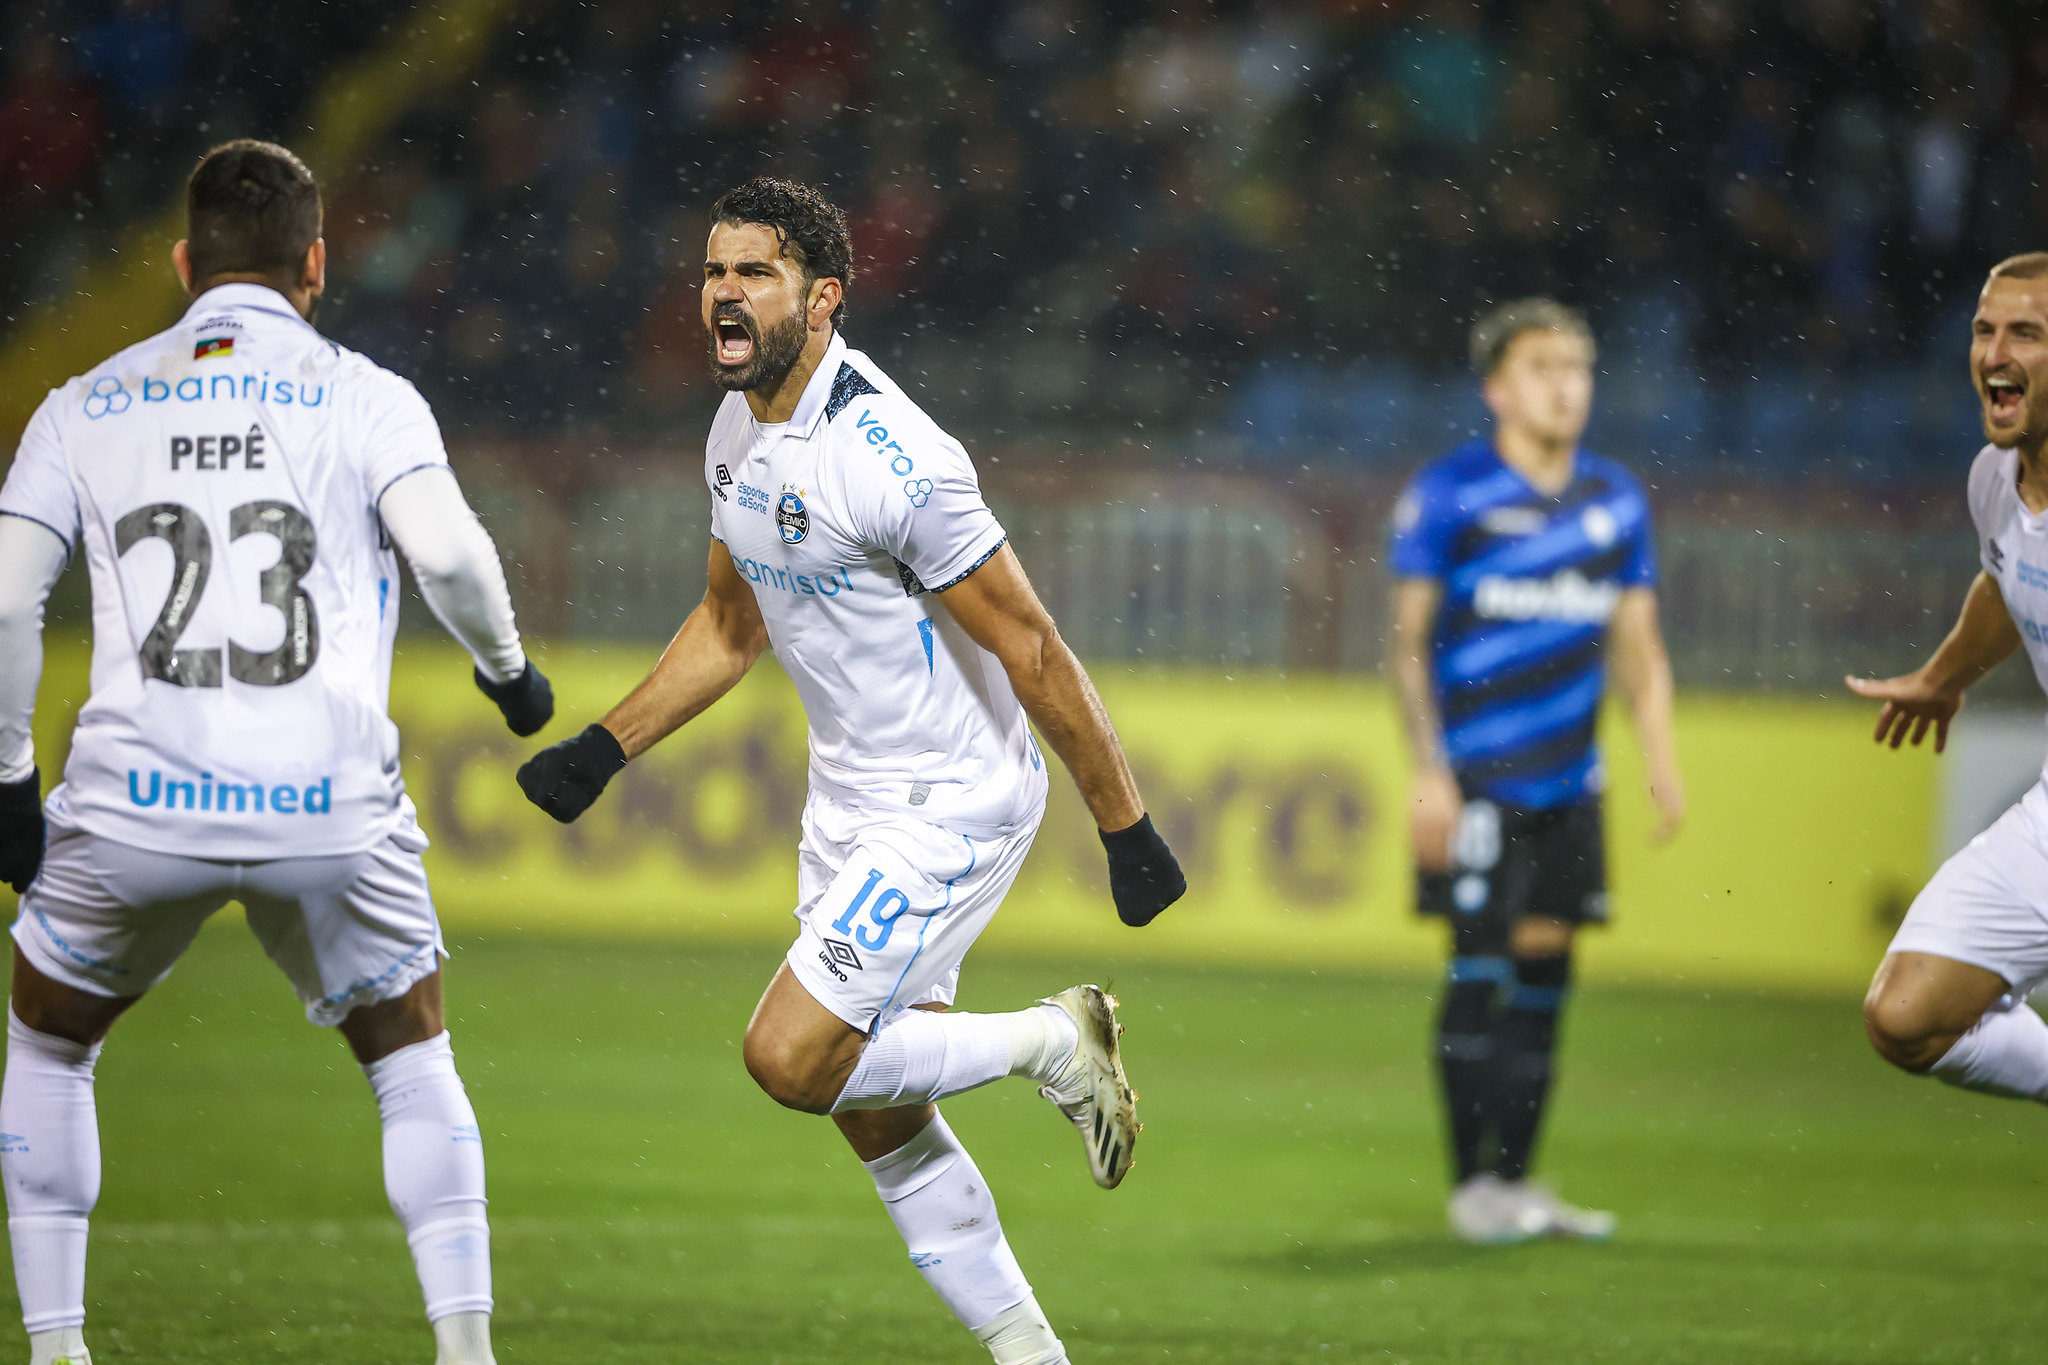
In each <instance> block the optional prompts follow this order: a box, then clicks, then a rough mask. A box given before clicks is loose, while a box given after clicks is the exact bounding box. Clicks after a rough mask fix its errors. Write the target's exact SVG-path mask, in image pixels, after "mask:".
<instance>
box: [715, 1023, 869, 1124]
mask: <svg viewBox="0 0 2048 1365" xmlns="http://www.w3.org/2000/svg"><path fill="white" fill-rule="evenodd" d="M740 1055H741V1058H742V1060H744V1061H745V1062H746V1066H747V1074H748V1075H749V1076H752V1077H753V1078H754V1084H756V1085H758V1086H760V1087H761V1090H762V1093H764V1094H765V1095H767V1096H768V1098H769V1099H771V1100H774V1101H775V1102H776V1103H777V1104H779V1105H781V1106H783V1107H784V1108H785V1109H795V1110H797V1111H798V1112H800V1113H805V1114H829V1113H831V1112H832V1102H833V1101H834V1100H836V1099H838V1098H839V1090H840V1087H841V1085H843V1084H844V1082H845V1077H844V1076H834V1075H831V1074H829V1073H827V1072H825V1071H823V1070H822V1069H821V1068H820V1067H819V1066H818V1065H817V1063H816V1060H815V1059H814V1058H812V1057H810V1056H807V1055H806V1054H805V1053H804V1052H803V1051H802V1050H801V1049H799V1048H798V1047H796V1046H794V1045H793V1044H792V1043H791V1042H790V1040H788V1039H786V1038H782V1037H778V1036H776V1035H774V1034H771V1033H770V1032H768V1031H767V1030H765V1029H758V1028H750V1029H748V1030H747V1037H746V1041H745V1042H744V1043H743V1044H742V1045H741V1048H740Z"/></svg>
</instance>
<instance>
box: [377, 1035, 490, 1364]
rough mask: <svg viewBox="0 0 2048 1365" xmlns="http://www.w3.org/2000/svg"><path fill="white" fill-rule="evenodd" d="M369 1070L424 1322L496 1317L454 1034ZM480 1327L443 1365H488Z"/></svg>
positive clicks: (446, 1348) (388, 1184)
mask: <svg viewBox="0 0 2048 1365" xmlns="http://www.w3.org/2000/svg"><path fill="white" fill-rule="evenodd" d="M363 1074H364V1075H366V1076H368V1077H369V1078H370V1089H371V1090H372V1091H374V1092H375V1093H376V1096H377V1112H378V1113H379V1114H380V1115H382V1117H383V1119H384V1192H385V1193H386V1194H387V1195H388V1196H390V1199H391V1211H392V1212H393V1213H395V1214H397V1215H398V1222H399V1225H400V1226H401V1227H403V1228H404V1229H405V1240H406V1244H407V1245H408V1246H410V1247H411V1248H412V1259H413V1265H414V1267H415V1268H416V1269H417V1270H418V1271H419V1277H420V1292H421V1293H422V1294H423V1295H424V1296H425V1298H426V1304H427V1320H428V1321H430V1322H433V1323H436V1324H438V1323H439V1322H440V1321H441V1320H442V1319H443V1318H447V1317H451V1316H453V1315H457V1314H465V1315H467V1314H474V1315H476V1316H477V1317H485V1315H487V1314H489V1313H490V1311H491V1228H490V1223H489V1222H488V1221H487V1220H486V1219H485V1217H484V1207H485V1204H486V1202H487V1201H486V1200H485V1198H484V1146H483V1135H482V1134H481V1133H480V1132H479V1131H478V1129H477V1123H476V1111H475V1110H473V1109H471V1108H470V1106H469V1096H468V1095H467V1094H466V1093H464V1091H463V1089H462V1077H460V1076H459V1075H457V1074H456V1072H455V1050H454V1048H453V1047H451V1046H450V1045H449V1041H448V1035H447V1034H446V1033H442V1034H440V1035H439V1036H437V1037H434V1038H429V1039H427V1040H426V1041H425V1042H423V1043H414V1044H413V1045H412V1046H410V1047H402V1048H400V1049H399V1050H398V1051H396V1052H394V1053H392V1054H390V1055H389V1056H387V1057H381V1058H379V1059H378V1060H376V1061H374V1062H371V1063H370V1064H369V1065H368V1066H366V1067H364V1068H363ZM475 1328H476V1324H470V1325H469V1326H468V1327H467V1328H466V1329H461V1330H454V1329H451V1332H450V1333H449V1334H448V1335H449V1336H452V1337H455V1338H457V1340H456V1341H455V1342H454V1343H453V1348H454V1349H451V1342H450V1341H449V1340H448V1339H447V1338H446V1337H443V1338H442V1339H441V1360H442V1362H443V1365H488V1362H489V1361H490V1359H491V1354H490V1333H489V1330H488V1326H487V1325H486V1326H485V1327H484V1328H483V1330H482V1331H481V1333H479V1332H477V1331H476V1330H475ZM437 1336H440V1334H439V1333H437ZM479 1348H480V1349H479ZM456 1350H460V1351H461V1352H462V1353H461V1354H457V1353H455V1352H456Z"/></svg>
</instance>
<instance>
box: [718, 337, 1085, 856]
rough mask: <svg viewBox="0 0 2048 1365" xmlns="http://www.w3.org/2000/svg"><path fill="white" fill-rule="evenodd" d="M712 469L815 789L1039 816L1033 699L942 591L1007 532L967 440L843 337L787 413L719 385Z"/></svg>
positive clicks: (974, 828)
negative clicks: (765, 412)
mask: <svg viewBox="0 0 2048 1365" xmlns="http://www.w3.org/2000/svg"><path fill="white" fill-rule="evenodd" d="M704 478H705V482H706V484H707V485H708V486H709V488H710V490H711V495H712V498H711V532H712V534H713V535H714V536H716V537H717V538H718V539H719V541H721V542H722V543H723V545H724V547H725V549H726V551H727V552H729V553H730V554H731V555H732V562H733V565H734V567H735V568H736V569H738V571H739V573H740V575H741V576H742V577H744V578H745V579H746V580H747V582H748V583H749V584H750V585H752V587H753V591H754V597H755V600H756V601H758V602H759V603H760V604H761V615H762V617H763V619H764V620H765V621H766V622H767V626H768V638H769V641H770V643H771V644H772V645H773V646H774V649H775V654H776V657H777V658H778V659H779V660H780V661H781V663H782V667H783V669H784V671H786V672H787V673H788V674H789V677H790V680H791V681H792V682H794V683H795V684H796V689H797V693H798V695H799V696H801V697H802V699H803V703H804V711H805V714H806V715H807V716H808V718H809V721H810V747H811V786H812V788H813V789H814V790H816V791H820V792H824V793H827V794H829V795H831V796H832V797H833V798H834V799H836V800H838V801H840V802H843V803H846V804H848V805H851V806H854V807H856V808H859V807H868V808H874V809H880V810H886V811H899V812H903V813H906V814H911V815H915V816H917V817H919V818H921V819H924V820H928V821H931V822H933V823H935V824H939V825H943V826H945V827H947V828H949V829H954V830H957V831H959V832H960V833H963V834H970V835H977V836H982V837H993V836H996V835H1000V834H1006V833H1009V832H1011V831H1013V830H1015V829H1018V828H1021V827H1023V826H1024V825H1026V824H1028V823H1032V822H1035V821H1036V820H1037V819H1038V816H1039V814H1040V812H1041V811H1042V810H1043V809H1044V805H1045V792H1046V775H1045V760H1044V759H1043V757H1042V756H1041V755H1040V754H1039V752H1038V747H1037V745H1036V744H1035V743H1034V742H1033V741H1032V738H1031V731H1030V727H1029V725H1028V724H1027V723H1026V721H1025V718H1024V708H1023V706H1022V705H1021V704H1020V703H1019V702H1018V701H1017V696H1016V693H1014V692H1013V691H1012V690H1011V688H1010V680H1009V677H1008V675H1007V674H1005V673H1004V672H1003V667H1002V664H1001V663H999V662H998V661H997V659H996V657H995V656H994V655H992V654H990V653H988V652H987V651H986V650H984V649H982V648H981V647H980V646H979V645H977V644H975V643H974V641H973V640H971V639H969V638H968V636H967V633H966V632H965V631H964V630H962V629H961V628H960V627H959V625H958V624H956V623H955V622H954V620H953V618H952V615H951V613H949V612H947V611H946V610H945V609H944V608H943V607H941V606H940V605H939V604H937V603H936V602H934V601H933V600H932V597H931V593H932V592H935V591H940V590H943V589H945V588H948V587H951V586H953V585H954V584H956V583H958V582H959V581H960V580H961V579H963V578H965V577H967V575H968V574H970V573H973V572H974V570H975V569H977V568H979V567H980V566H981V565H982V564H984V563H986V562H987V561H988V559H989V558H990V556H992V555H994V554H995V553H996V551H997V550H999V549H1001V548H1002V546H1003V542H1004V540H1005V538H1006V537H1005V535H1004V532H1003V528H1002V526H1001V524H1000V523H998V522H997V521H996V518H995V514H994V513H993V512H991V511H990V510H989V508H988V504H987V503H985V502H984V501H982V496H981V486H980V484H979V482H978V481H977V480H976V478H975V474H974V465H973V464H972V463H971V462H970V461H969V460H968V458H967V452H966V451H965V450H964V449H962V448H961V446H960V443H959V442H958V441H955V440H954V439H953V438H952V437H950V436H948V435H947V434H946V433H945V432H943V431H941V430H940V429H939V428H938V426H937V425H936V424H935V423H934V422H933V421H932V420H931V419H930V418H929V417H927V416H925V415H924V413H923V412H922V411H921V410H920V409H919V408H918V406H917V405H916V404H915V403H912V402H911V401H910V400H909V399H908V398H906V397H904V395H903V391H902V390H901V389H899V388H897V387H896V385H895V384H894V383H892V382H891V381H890V380H889V378H888V377H887V376H886V375H884V374H883V373H882V371H881V370H880V368H879V367H877V366H876V365H875V363H874V362H873V361H872V360H869V359H868V358H867V357H866V356H865V355H863V354H861V353H860V352H859V351H855V350H851V349H849V348H848V347H847V345H846V343H845V342H844V341H843V340H841V339H840V338H839V337H837V336H835V337H834V338H833V339H832V344H831V347H830V348H829V349H828V350H827V351H826V353H825V358H824V360H823V361H822V362H821V363H820V364H819V366H818V371H817V373H816V374H815V375H813V376H812V377H811V382H810V384H809V386H808V387H806V388H805V390H804V394H803V399H802V401H800V402H799V403H798V404H797V409H796V413H795V415H794V416H793V417H792V418H791V419H790V420H789V421H788V422H783V423H777V424H772V425H763V424H762V423H759V422H756V421H755V420H754V417H753V413H752V411H751V410H750V409H749V408H748V407H747V402H746V398H745V396H744V395H743V394H738V393H734V394H728V395H727V396H726V399H725V402H724V404H723V405H722V406H721V407H720V408H719V410H718V416H717V418H716V420H714V421H713V422H712V425H711V438H710V440H709V441H708V442H707V443H706V445H705V456H704Z"/></svg>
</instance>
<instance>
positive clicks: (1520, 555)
mask: <svg viewBox="0 0 2048 1365" xmlns="http://www.w3.org/2000/svg"><path fill="white" fill-rule="evenodd" d="M1585 506H1586V507H1588V508H1591V507H1604V508H1606V509H1607V510H1608V511H1609V512H1610V513H1613V514H1614V520H1615V526H1616V534H1615V536H1614V537H1613V538H1612V539H1611V540H1608V541H1606V542H1605V543H1604V544H1596V543H1595V542H1594V540H1593V538H1592V537H1591V536H1589V535H1587V534H1586V527H1585V518H1584V516H1583V514H1582V515H1580V516H1577V517H1574V518H1572V519H1571V520H1570V521H1567V522H1562V523H1560V524H1558V525H1555V526H1552V527H1550V528H1549V529H1548V530H1546V531H1544V532H1542V533H1541V534H1540V535H1533V536H1529V537H1527V538H1525V539H1521V540H1512V541H1509V542H1507V543H1506V544H1504V545H1502V546H1500V547H1499V548H1498V549H1496V550H1494V551H1493V552H1491V553H1490V554H1486V555H1482V556H1480V557H1479V558H1477V559H1470V560H1467V561H1466V562H1465V563H1463V564H1461V565H1459V566H1458V567H1457V568H1456V569H1454V570H1453V571H1452V572H1451V573H1450V574H1449V575H1448V576H1447V577H1446V578H1445V580H1444V586H1445V588H1446V589H1447V590H1448V591H1450V592H1452V593H1455V594H1457V595H1458V596H1461V597H1462V596H1470V595H1471V593H1472V592H1473V590H1474V589H1476V588H1477V587H1478V586H1479V580H1480V579H1482V578H1485V577H1488V576H1490V575H1495V574H1498V575H1500V576H1502V577H1511V576H1526V575H1535V574H1552V573H1557V572H1560V571H1562V570H1564V569H1569V568H1572V567H1574V566H1576V565H1578V564H1580V563H1583V562H1584V561H1585V560H1587V559H1591V558H1593V557H1594V556H1596V555H1603V554H1606V553H1607V552H1608V551H1610V550H1612V549H1613V548H1614V547H1615V546H1616V545H1619V544H1621V543H1622V542H1623V541H1625V540H1627V539H1628V537H1629V536H1631V535H1632V534H1635V533H1636V532H1637V531H1638V529H1639V528H1640V527H1641V526H1642V524H1643V522H1644V521H1645V520H1646V519H1647V518H1648V516H1649V510H1650V508H1649V504H1648V503H1647V502H1646V501H1644V499H1643V498H1642V496H1641V495H1640V494H1636V495H1632V496H1629V497H1627V498H1624V499H1622V500H1621V504H1620V506H1619V507H1617V506H1616V505H1615V503H1614V501H1613V500H1611V499H1607V498H1602V499H1597V500H1595V501H1593V502H1589V503H1586V504H1585ZM1617 577H1618V578H1621V579H1623V580H1624V584H1625V586H1629V587H1634V586H1636V585H1635V584H1634V583H1632V582H1627V581H1626V579H1627V576H1626V575H1625V574H1624V575H1617Z"/></svg>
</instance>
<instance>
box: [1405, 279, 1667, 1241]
mask: <svg viewBox="0 0 2048 1365" xmlns="http://www.w3.org/2000/svg"><path fill="white" fill-rule="evenodd" d="M1471 349H1472V363H1473V366H1474V368H1476V369H1477V370H1478V371H1479V373H1480V374H1481V375H1482V376H1483V377H1484V382H1485V388H1484V393H1485V398H1486V403H1487V406H1488V407H1489V408H1491V409H1492V410H1493V415H1494V418H1495V421H1496V427H1495V430H1494V432H1493V434H1492V435H1491V436H1481V437H1476V438H1474V439H1473V440H1471V441H1468V442H1466V443H1465V444H1464V445H1462V446H1460V447H1458V448H1457V449H1456V450H1454V451H1452V452H1451V453H1450V454H1448V455H1445V456H1444V457H1442V458H1441V459H1439V460H1437V461H1436V462H1434V463H1433V464H1430V465H1428V466H1426V467H1425V468H1424V469H1423V470H1422V471H1421V472H1420V473H1419V474H1417V475H1416V477H1415V480H1414V482H1413V483H1412V484H1411V485H1410V486H1409V487H1408V489H1407V491H1406V492H1405V493H1404V494H1403V495H1402V498H1401V500H1400V502H1399V504H1398V505H1397V506H1396V508H1395V512H1394V531H1393V549H1392V556H1391V560H1392V565H1393V571H1394V574H1395V576H1396V579H1397V582H1396V584H1395V588H1394V600H1393V615H1394V637H1395V648H1394V660H1393V672H1394V680H1395V684H1396V686H1397V688H1398V690H1399V692H1400V695H1401V704H1402V708H1403V711H1404V714H1405V718H1406V722H1407V733H1408V743H1409V752H1410V757H1411V759H1412V760H1413V764H1414V775H1413V779H1412V788H1411V792H1410V823H1411V833H1412V834H1413V836H1414V844H1415V858H1416V863H1417V866H1418V869H1419V878H1418V881H1419V889H1418V902H1419V904H1420V907H1421V909H1422V910H1423V911H1424V912H1425V913H1427V914H1437V915H1444V916H1446V917H1448V919H1449V920H1450V923H1451V938H1452V957H1451V963H1450V973H1449V980H1448V982H1447V983H1446V985H1445V987H1444V997H1443V1012H1442V1015H1441V1018H1440V1020H1439V1023H1438V1027H1437V1040H1436V1046H1437V1064H1438V1068H1439V1075H1440V1078H1441V1080H1442V1084H1443V1093H1444V1105H1445V1108H1446V1110H1447V1111H1448V1115H1449V1121H1450V1138H1451V1157H1452V1162H1453V1165H1454V1167H1455V1170H1456V1174H1457V1187H1456V1189H1455V1191H1454V1192H1453V1194H1452V1195H1451V1199H1450V1208H1449V1212H1450V1221H1451V1227H1452V1230H1453V1231H1454V1232H1456V1233H1457V1235H1459V1236H1460V1237H1463V1238H1466V1239H1467V1240H1470V1241H1475V1242H1510V1241H1521V1240H1524V1239H1527V1238H1531V1237H1539V1236H1544V1235H1562V1236H1578V1237H1604V1236H1607V1235H1609V1234H1610V1233H1611V1232H1612V1231H1613V1228H1614V1217H1613V1215H1612V1214H1608V1213H1601V1212H1596V1211H1593V1210H1588V1209H1577V1208H1573V1207H1571V1206H1570V1205H1567V1204H1565V1203H1563V1202H1562V1201H1560V1200H1559V1199H1558V1198H1557V1197H1556V1196H1555V1195H1553V1194H1552V1193H1551V1192H1550V1191H1548V1190H1547V1189H1545V1188H1543V1187H1542V1186H1540V1185H1537V1184H1535V1183H1533V1182H1531V1181H1529V1180H1528V1179H1526V1172H1527V1170H1528V1167H1529V1160H1530V1154H1531V1152H1532V1151H1533V1150H1534V1148H1535V1145H1536V1134H1537V1128H1538V1125H1539V1123H1540V1121H1541V1119H1542V1117H1543V1106H1544V1101H1545V1098H1546V1097H1547V1095H1548V1093H1549V1089H1550V1077H1551V1065H1552V1063H1551V1058H1552V1054H1553V1053H1554V1051H1555V1050H1556V1047H1557V1022H1558V1015H1559V1013H1560V1011H1561V1010H1562V1008H1563V1005H1564V999H1565V989H1566V987H1567V985H1568V984H1569V982H1570V980H1571V951H1572V936H1573V932H1574V930H1575V929H1576V927H1577V926H1578V925H1580V924H1587V923H1602V922H1604V921H1605V920H1606V917H1607V891H1606V888H1607V881H1606V878H1607V873H1606V855H1605V850H1604V845H1603V842H1602V835H1601V814H1600V790H1601V786H1602V780H1601V766H1600V757H1599V754H1598V752H1597V750H1596V749H1595V747H1594V742H1593V736H1594V724H1595V721H1596V719H1597V717H1598V713H1599V709H1600V698H1601V694H1602V691H1603V683H1604V679H1605V675H1606V673H1607V672H1608V671H1611V672H1612V673H1613V675H1614V678H1615V680H1616V681H1617V682H1618V683H1619V684H1620V685H1621V689H1622V691H1623V693H1624V694H1625V695H1626V697H1627V699H1628V702H1629V704H1630V708H1631V710H1632V712H1633V714H1634V717H1635V721H1636V726H1637V729H1638V731H1639V732H1640V736H1641V740H1642V746H1643V752H1644V755H1645V757H1646V758H1647V759H1648V762H1649V780H1650V795H1651V798H1652V800H1653V801H1654V802H1655V803H1656V806H1657V810H1658V813H1659V823H1658V826H1657V830H1656V837H1657V838H1658V839H1659V840H1662V839H1665V838H1668V837H1669V836H1670V835H1671V834H1672V833H1674V832H1675V831H1676V829H1677V827H1678V824H1679V821H1680V820H1681V819H1682V818H1683V816H1684V811H1685V797H1684V790H1683V787H1682V786H1681V785H1680V781H1679V772H1678V760H1677V756H1676V751H1675V749H1674V747H1673V742H1672V729H1671V665H1670V662H1669V661H1668V660H1667V659H1666V657H1665V654H1664V643H1663V637H1662V635H1661V633H1660V631H1659V629H1658V624H1657V598H1656V590H1655V585H1656V578H1657V571H1656V559H1655V556H1654V554H1653V551H1652V547H1651V540H1650V505H1649V502H1648V500H1647V499H1646V498H1645V497H1644V495H1643V490H1642V488H1641V487H1640V486H1639V485H1638V484H1637V483H1636V481H1635V479H1634V478H1632V477H1631V476H1630V475H1629V473H1628V472H1627V471H1626V470H1624V469H1623V468H1622V467H1621V466H1619V465H1617V464H1615V463H1613V462H1612V461H1609V460H1604V459H1601V458H1600V457H1598V456H1596V455H1593V454H1590V453H1589V452H1587V451H1584V450H1581V449H1580V448H1579V436H1580V434H1581V433H1582V432H1583V431H1584V430H1585V426H1586V417H1587V413H1588V411H1589V410H1590V408H1591V404H1592V397H1593V338H1592V334H1591V332H1590V331H1589V330H1588V329H1587V327H1586V323H1585V320H1584V319H1583V318H1581V317H1580V316H1579V314H1578V313H1576V312H1574V311H1573V310H1571V309H1568V308H1566V307H1564V306H1563V305H1561V304H1558V303H1556V302H1553V301H1552V300H1549V299H1524V300H1521V301H1519V302H1516V303H1510V304H1507V305H1506V306H1504V307H1502V308H1500V309H1498V310H1496V311H1495V312H1493V313H1491V314H1489V315H1488V316H1486V317H1484V318H1482V319H1480V321H1479V322H1478V324H1477V325H1476V326H1474V328H1473V329H1472V344H1471Z"/></svg>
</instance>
